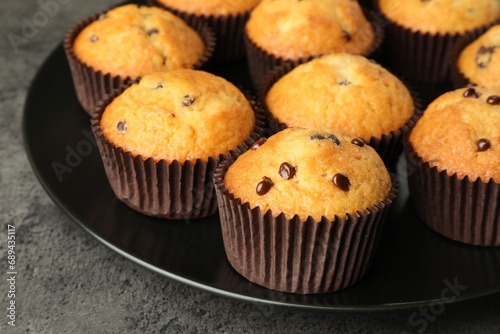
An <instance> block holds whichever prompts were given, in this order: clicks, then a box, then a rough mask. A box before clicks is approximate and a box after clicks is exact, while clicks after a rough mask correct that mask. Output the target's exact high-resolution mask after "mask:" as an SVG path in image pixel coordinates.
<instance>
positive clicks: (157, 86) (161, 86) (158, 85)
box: [155, 83, 163, 89]
mask: <svg viewBox="0 0 500 334" xmlns="http://www.w3.org/2000/svg"><path fill="white" fill-rule="evenodd" d="M160 88H163V85H162V84H161V83H159V84H157V85H156V87H155V89H160Z"/></svg>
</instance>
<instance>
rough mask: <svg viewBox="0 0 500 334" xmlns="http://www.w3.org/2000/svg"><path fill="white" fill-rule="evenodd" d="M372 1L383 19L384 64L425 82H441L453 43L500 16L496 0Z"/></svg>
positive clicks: (474, 34) (472, 35)
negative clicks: (384, 23)
mask: <svg viewBox="0 0 500 334" xmlns="http://www.w3.org/2000/svg"><path fill="white" fill-rule="evenodd" d="M376 5H377V7H378V10H379V11H380V12H381V14H382V16H383V18H384V20H385V21H386V37H385V44H384V52H386V53H387V54H386V56H387V62H388V64H390V65H391V67H392V68H394V69H395V70H397V71H398V72H399V73H402V74H404V75H405V76H407V77H408V78H410V79H414V80H418V81H422V82H426V83H443V82H445V81H446V80H447V79H448V75H449V69H450V59H451V57H452V55H453V50H454V48H455V47H456V45H457V43H462V42H469V41H472V40H473V39H474V38H476V37H477V36H479V35H480V34H481V33H482V32H484V31H485V30H486V29H487V28H488V27H489V26H490V25H492V24H494V22H495V21H497V20H498V19H500V2H498V1H496V0H480V1H476V0H474V1H473V0H464V1H454V0H434V1H421V0H407V1H404V3H403V2H401V1H400V0H377V1H376ZM409 64H411V65H409Z"/></svg>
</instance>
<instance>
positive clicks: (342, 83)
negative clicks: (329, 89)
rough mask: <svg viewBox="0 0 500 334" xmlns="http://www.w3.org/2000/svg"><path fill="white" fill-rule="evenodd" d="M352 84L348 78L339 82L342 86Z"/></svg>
mask: <svg viewBox="0 0 500 334" xmlns="http://www.w3.org/2000/svg"><path fill="white" fill-rule="evenodd" d="M350 84H351V82H350V81H349V80H346V79H344V80H342V81H340V82H339V85H340V86H349V85H350Z"/></svg>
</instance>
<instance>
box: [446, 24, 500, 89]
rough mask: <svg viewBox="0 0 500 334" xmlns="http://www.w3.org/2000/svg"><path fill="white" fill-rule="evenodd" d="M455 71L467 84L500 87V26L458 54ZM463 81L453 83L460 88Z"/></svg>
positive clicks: (490, 30) (491, 29) (493, 28)
mask: <svg viewBox="0 0 500 334" xmlns="http://www.w3.org/2000/svg"><path fill="white" fill-rule="evenodd" d="M456 69H457V70H458V72H459V73H460V76H461V77H463V78H464V79H465V80H466V81H467V82H469V83H475V84H477V85H480V86H485V87H488V86H489V87H496V86H500V25H496V26H494V27H492V28H490V29H489V30H488V31H487V32H486V33H485V34H484V35H482V36H481V37H479V38H478V39H477V40H475V41H474V42H473V43H471V44H470V45H468V46H467V47H465V49H464V50H463V51H462V52H461V53H460V55H459V57H458V61H457V63H456ZM463 83H464V82H463V80H460V81H459V82H456V81H455V84H456V85H460V86H462V84H463Z"/></svg>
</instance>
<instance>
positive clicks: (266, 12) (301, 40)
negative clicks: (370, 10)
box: [245, 0, 380, 85]
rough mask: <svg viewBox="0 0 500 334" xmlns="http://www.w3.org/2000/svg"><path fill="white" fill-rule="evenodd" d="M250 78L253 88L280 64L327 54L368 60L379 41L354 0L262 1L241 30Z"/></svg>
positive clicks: (299, 61)
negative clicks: (244, 40)
mask: <svg viewBox="0 0 500 334" xmlns="http://www.w3.org/2000/svg"><path fill="white" fill-rule="evenodd" d="M245 32H246V37H247V42H248V43H247V55H248V58H249V66H250V74H251V75H252V78H253V82H254V84H257V85H258V84H259V83H260V80H262V77H263V76H264V75H265V74H266V72H267V71H269V70H271V69H272V68H273V67H275V65H279V64H280V63H282V62H286V61H295V62H297V63H301V62H304V61H305V60H307V59H310V58H311V57H317V56H320V55H324V54H329V53H333V52H347V53H353V54H361V55H370V54H372V53H373V52H374V50H375V49H376V47H377V46H378V44H379V42H380V40H379V39H378V37H377V34H376V30H375V28H374V27H373V26H372V24H371V23H370V22H369V21H368V20H367V18H366V17H365V16H364V14H363V10H362V9H361V7H360V5H359V4H358V2H357V1H351V0H263V1H262V2H261V3H260V4H259V5H258V6H257V7H256V8H255V9H254V10H253V11H252V13H251V15H250V19H249V20H248V22H247V25H246V27H245Z"/></svg>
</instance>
